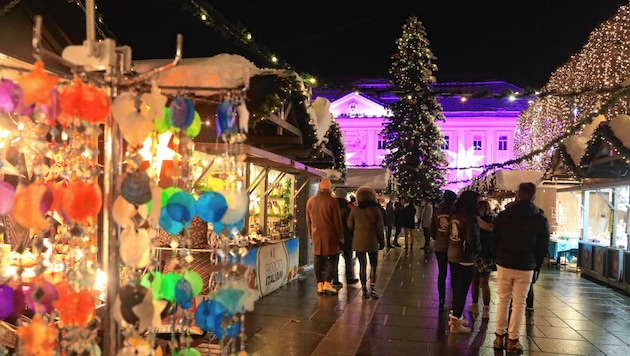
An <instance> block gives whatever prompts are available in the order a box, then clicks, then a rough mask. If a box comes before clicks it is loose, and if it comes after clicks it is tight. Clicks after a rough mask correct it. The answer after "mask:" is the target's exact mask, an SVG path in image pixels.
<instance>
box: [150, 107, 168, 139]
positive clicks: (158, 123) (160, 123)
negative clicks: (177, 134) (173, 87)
mask: <svg viewBox="0 0 630 356" xmlns="http://www.w3.org/2000/svg"><path fill="white" fill-rule="evenodd" d="M170 115H171V114H170V113H169V109H168V107H166V106H165V107H164V108H162V116H157V117H155V118H154V119H153V130H154V131H155V132H157V134H158V135H161V134H163V133H165V132H166V131H168V130H170V128H171V118H170Z"/></svg>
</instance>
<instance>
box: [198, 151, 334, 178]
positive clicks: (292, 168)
mask: <svg viewBox="0 0 630 356" xmlns="http://www.w3.org/2000/svg"><path fill="white" fill-rule="evenodd" d="M228 149H229V147H228V145H226V144H224V143H197V144H195V151H197V152H201V153H205V154H208V155H221V154H223V153H225V152H227V150H228ZM237 150H238V153H239V154H244V155H245V157H246V158H245V161H246V162H249V163H252V164H255V165H257V166H261V167H268V168H271V169H276V170H280V171H283V172H287V173H291V174H306V175H309V176H314V177H326V173H325V172H323V171H320V170H319V169H317V168H313V167H311V166H307V165H305V164H304V163H300V162H297V161H294V160H292V159H290V158H287V157H284V156H280V155H278V154H275V153H273V152H269V151H265V150H263V149H260V148H258V147H254V146H250V145H240V146H238V148H237Z"/></svg>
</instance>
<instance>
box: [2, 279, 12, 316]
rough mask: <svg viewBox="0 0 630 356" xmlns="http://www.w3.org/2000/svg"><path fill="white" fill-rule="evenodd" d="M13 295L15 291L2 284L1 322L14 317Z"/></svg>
mask: <svg viewBox="0 0 630 356" xmlns="http://www.w3.org/2000/svg"><path fill="white" fill-rule="evenodd" d="M13 294H14V291H13V289H12V288H11V287H9V286H7V285H4V284H0V320H5V319H6V318H8V317H10V316H11V315H13V310H14V306H13Z"/></svg>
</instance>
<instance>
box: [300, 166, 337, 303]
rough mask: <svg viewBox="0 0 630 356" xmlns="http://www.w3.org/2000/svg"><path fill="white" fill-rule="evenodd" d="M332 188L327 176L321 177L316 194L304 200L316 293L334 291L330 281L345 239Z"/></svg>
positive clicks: (335, 291) (331, 292)
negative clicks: (340, 247)
mask: <svg viewBox="0 0 630 356" xmlns="http://www.w3.org/2000/svg"><path fill="white" fill-rule="evenodd" d="M331 188H332V184H331V182H330V179H328V178H324V179H322V180H321V182H320V183H319V191H318V192H317V194H315V195H314V196H312V197H310V198H309V199H308V201H307V202H306V225H307V227H308V232H309V235H310V239H311V244H312V246H313V255H314V262H313V269H314V270H315V277H316V278H317V293H319V294H322V293H328V294H337V289H335V287H333V286H332V285H331V284H330V282H331V281H332V279H333V276H334V273H335V272H336V266H337V263H338V261H339V251H340V249H339V245H340V244H342V243H343V241H344V240H343V227H342V225H341V214H340V212H339V204H338V203H337V200H336V199H335V198H333V196H332V191H331Z"/></svg>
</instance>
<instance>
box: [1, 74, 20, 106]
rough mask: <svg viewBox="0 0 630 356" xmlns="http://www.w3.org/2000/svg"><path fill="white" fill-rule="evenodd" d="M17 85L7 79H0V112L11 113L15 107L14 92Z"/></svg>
mask: <svg viewBox="0 0 630 356" xmlns="http://www.w3.org/2000/svg"><path fill="white" fill-rule="evenodd" d="M16 88H17V85H16V84H15V83H14V82H13V81H12V80H9V79H0V110H2V111H4V112H7V113H9V112H13V110H14V109H15V108H16V106H17V102H16V97H15V92H16Z"/></svg>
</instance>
